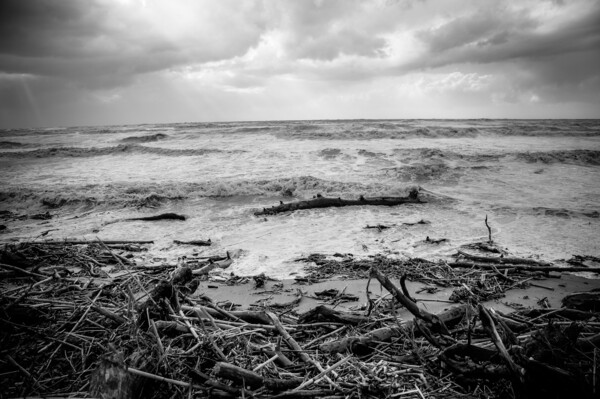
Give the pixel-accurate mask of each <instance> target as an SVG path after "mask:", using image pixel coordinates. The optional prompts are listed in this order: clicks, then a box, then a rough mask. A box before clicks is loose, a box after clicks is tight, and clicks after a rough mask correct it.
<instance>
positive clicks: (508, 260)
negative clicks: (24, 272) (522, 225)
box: [457, 250, 552, 266]
mask: <svg viewBox="0 0 600 399" xmlns="http://www.w3.org/2000/svg"><path fill="white" fill-rule="evenodd" d="M457 253H458V254H459V255H462V256H464V257H465V258H467V259H471V260H474V261H477V262H486V263H498V264H516V265H534V266H551V265H552V264H551V263H549V262H543V261H539V260H535V259H528V258H515V257H508V256H506V257H505V256H494V257H492V256H478V255H472V254H470V253H467V252H465V251H461V250H458V251H457Z"/></svg>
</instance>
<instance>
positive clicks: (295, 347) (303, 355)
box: [266, 312, 341, 390]
mask: <svg viewBox="0 0 600 399" xmlns="http://www.w3.org/2000/svg"><path fill="white" fill-rule="evenodd" d="M266 314H267V316H269V318H270V319H271V321H272V322H273V325H274V326H275V327H277V330H278V331H279V334H281V336H282V337H283V339H284V340H285V342H287V344H288V345H289V346H290V348H292V349H293V350H295V351H296V352H298V356H300V359H302V361H303V362H304V363H306V364H309V365H312V366H314V367H316V368H317V370H319V371H320V372H323V371H325V369H324V368H323V366H321V364H320V363H319V362H317V361H316V360H313V359H312V358H311V357H310V356H308V354H307V353H306V352H305V351H304V349H302V347H301V346H300V345H298V342H296V340H295V339H294V338H292V336H291V335H290V333H288V332H287V330H286V329H285V327H284V326H283V325H282V324H281V322H280V321H279V318H278V317H277V316H276V315H275V314H274V313H272V312H266ZM325 379H326V380H327V382H328V383H330V384H331V385H333V386H334V387H336V388H337V389H339V390H341V388H340V387H339V386H338V385H337V384H336V383H335V382H333V381H332V380H331V379H330V378H329V377H327V376H325Z"/></svg>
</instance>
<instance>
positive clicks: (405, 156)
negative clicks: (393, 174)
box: [393, 148, 600, 166]
mask: <svg viewBox="0 0 600 399" xmlns="http://www.w3.org/2000/svg"><path fill="white" fill-rule="evenodd" d="M393 154H394V156H395V157H396V158H398V159H399V160H400V161H402V162H406V163H410V162H422V161H424V160H427V161H429V162H433V163H436V162H438V163H439V162H444V161H464V162H466V163H468V164H477V163H484V162H488V163H495V162H498V161H500V160H502V159H510V158H513V159H516V160H517V161H524V162H527V163H536V162H540V163H545V164H551V163H573V164H578V165H593V166H598V165H600V151H597V150H560V151H545V152H544V151H536V152H506V153H500V152H498V153H477V154H462V153H458V152H454V151H443V150H440V149H437V148H414V149H405V148H401V149H395V150H394V151H393Z"/></svg>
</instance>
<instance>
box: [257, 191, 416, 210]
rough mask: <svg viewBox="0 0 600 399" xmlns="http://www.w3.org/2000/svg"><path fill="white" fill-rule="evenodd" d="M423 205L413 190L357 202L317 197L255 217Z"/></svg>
mask: <svg viewBox="0 0 600 399" xmlns="http://www.w3.org/2000/svg"><path fill="white" fill-rule="evenodd" d="M420 203H423V201H421V200H420V199H419V192H418V191H417V190H413V191H411V192H410V194H409V195H408V196H407V197H371V198H368V197H367V198H365V197H363V196H361V197H360V198H359V199H357V200H345V199H341V198H326V197H322V196H320V195H317V197H316V198H313V199H310V200H307V201H298V202H291V203H288V204H284V203H283V202H282V203H281V204H279V205H277V206H273V207H271V208H263V210H262V211H259V212H255V213H254V215H255V216H263V215H275V214H277V213H282V212H293V211H297V210H300V209H316V208H330V207H342V206H357V205H382V206H395V205H403V204H420Z"/></svg>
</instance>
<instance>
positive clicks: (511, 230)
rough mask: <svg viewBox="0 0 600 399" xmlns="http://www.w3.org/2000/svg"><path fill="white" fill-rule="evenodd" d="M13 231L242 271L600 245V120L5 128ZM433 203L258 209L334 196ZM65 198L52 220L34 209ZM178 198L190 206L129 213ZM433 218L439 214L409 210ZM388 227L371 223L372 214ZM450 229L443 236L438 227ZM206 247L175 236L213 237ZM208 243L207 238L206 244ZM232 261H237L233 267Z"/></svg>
mask: <svg viewBox="0 0 600 399" xmlns="http://www.w3.org/2000/svg"><path fill="white" fill-rule="evenodd" d="M0 170H1V171H2V174H1V175H0V185H1V188H0V211H2V215H1V217H2V218H3V220H0V224H3V225H4V226H6V228H5V229H4V230H2V231H0V241H2V242H11V241H16V240H40V239H53V240H55V239H66V238H79V239H96V238H100V239H102V240H127V239H132V240H154V241H155V244H154V245H151V246H150V247H149V251H148V253H147V254H145V255H144V257H143V261H145V262H149V263H152V262H171V261H172V260H173V259H175V260H176V259H177V258H178V257H181V256H191V255H194V254H195V255H201V256H209V255H217V254H224V253H225V252H226V251H229V252H230V253H231V254H233V255H234V263H233V265H232V266H231V268H230V269H229V270H230V271H232V272H234V273H236V274H239V275H254V274H258V273H261V272H265V273H266V274H268V275H270V276H273V277H280V278H281V277H288V276H291V275H294V274H298V273H302V269H303V267H304V265H303V264H302V263H298V262H294V260H295V259H297V258H300V257H303V256H306V255H308V254H310V253H315V252H319V253H326V254H333V253H336V252H337V253H352V254H354V255H355V256H369V255H373V254H379V253H382V254H386V255H388V256H397V257H423V258H428V259H436V258H446V257H448V256H450V255H452V254H453V253H454V252H455V250H456V248H457V247H458V246H460V245H462V244H466V243H470V242H474V241H481V240H484V239H487V235H488V231H487V228H486V226H485V224H484V219H485V217H486V216H487V217H488V221H489V224H490V226H491V228H492V236H493V237H492V238H493V239H494V240H495V241H496V242H497V243H499V244H500V245H501V246H503V247H506V248H508V249H509V250H510V251H511V252H512V253H513V254H515V255H518V256H535V257H539V258H541V259H544V260H556V259H566V258H569V257H570V256H571V255H574V254H578V255H583V254H585V255H594V256H598V255H600V240H599V239H598V234H599V232H600V213H599V212H600V121H597V120H527V121H524V120H348V121H277V122H231V123H182V124H145V125H128V126H105V127H70V128H49V129H14V130H3V131H0ZM414 187H417V188H419V189H420V197H421V198H422V199H423V200H424V201H426V203H423V204H408V205H401V206H395V207H384V206H352V207H344V208H328V209H314V210H302V211H297V212H293V213H284V214H279V215H273V216H267V217H264V216H260V217H257V216H255V215H254V213H255V212H256V211H258V210H261V209H262V208H263V207H270V206H273V205H278V204H279V203H280V201H283V202H286V203H287V202H290V201H297V200H302V199H310V198H312V197H313V196H315V195H317V194H321V195H323V196H326V197H341V198H346V199H350V198H358V197H359V196H360V195H364V196H365V197H373V196H404V195H407V193H408V192H409V191H410V190H411V189H412V188H414ZM47 211H48V212H49V213H50V215H52V218H51V219H49V220H46V221H40V220H38V219H31V218H30V216H32V215H34V214H37V213H44V212H47ZM164 212H176V213H180V214H184V215H185V216H186V217H187V220H186V221H184V222H182V221H157V222H144V221H125V220H124V219H126V218H130V217H138V216H150V215H155V214H159V213H164ZM420 220H426V221H428V222H429V223H428V224H416V225H408V224H405V223H409V224H410V223H414V222H417V221H420ZM377 224H381V225H385V226H388V227H389V228H388V229H384V230H381V231H379V230H378V229H367V228H366V226H367V225H371V226H372V225H377ZM426 237H430V238H432V239H440V238H446V239H447V241H446V242H443V243H440V244H430V243H427V242H425V241H424V240H425V239H426ZM208 238H210V239H211V240H212V242H213V244H212V246H211V247H208V248H194V247H189V246H181V245H176V244H174V243H173V240H181V241H186V240H198V239H203V240H206V239H208ZM194 251H195V252H194ZM229 270H228V271H229Z"/></svg>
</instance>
